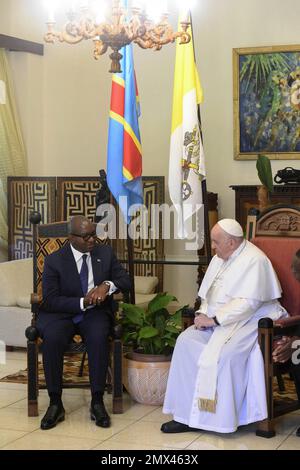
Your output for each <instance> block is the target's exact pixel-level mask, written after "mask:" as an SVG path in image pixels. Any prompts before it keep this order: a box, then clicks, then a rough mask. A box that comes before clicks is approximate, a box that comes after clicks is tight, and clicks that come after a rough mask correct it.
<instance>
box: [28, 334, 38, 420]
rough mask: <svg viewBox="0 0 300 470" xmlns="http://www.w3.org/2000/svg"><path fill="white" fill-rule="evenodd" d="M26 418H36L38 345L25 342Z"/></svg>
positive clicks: (34, 342)
mask: <svg viewBox="0 0 300 470" xmlns="http://www.w3.org/2000/svg"><path fill="white" fill-rule="evenodd" d="M27 390H28V416H38V415H39V411H38V345H37V342H36V341H28V342H27Z"/></svg>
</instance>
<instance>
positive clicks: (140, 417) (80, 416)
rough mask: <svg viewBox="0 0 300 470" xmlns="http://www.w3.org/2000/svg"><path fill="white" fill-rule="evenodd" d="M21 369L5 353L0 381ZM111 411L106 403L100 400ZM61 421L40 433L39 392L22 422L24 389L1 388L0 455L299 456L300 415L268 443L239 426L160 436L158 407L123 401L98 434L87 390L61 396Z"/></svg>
mask: <svg viewBox="0 0 300 470" xmlns="http://www.w3.org/2000/svg"><path fill="white" fill-rule="evenodd" d="M25 367H26V357H25V353H23V352H19V351H18V352H11V353H7V361H6V364H5V365H0V377H3V376H5V375H7V374H9V373H12V372H16V371H17V370H19V369H22V368H25ZM105 401H106V405H107V409H108V410H109V411H111V399H110V397H109V396H106V397H105ZM63 402H64V406H65V409H66V413H67V415H66V420H65V421H64V422H63V423H60V424H59V425H58V426H57V427H55V428H54V429H51V430H49V431H41V430H40V419H41V417H42V415H43V413H44V411H45V409H46V408H47V406H48V397H47V393H46V392H45V391H41V393H40V399H39V409H40V416H39V417H38V418H28V417H27V403H26V386H25V385H18V384H9V383H2V382H1V383H0V449H1V450H4V449H10V450H11V449H22V450H23V449H49V450H50V449H101V450H124V449H127V450H137V449H141V450H148V449H152V450H156V449H157V450H162V449H163V450H170V449H191V450H202V449H203V450H204V449H209V450H223V449H238V450H247V449H270V450H275V449H279V450H285V449H297V450H300V438H297V437H296V436H295V430H296V429H297V427H298V426H300V411H298V412H296V413H292V414H290V415H286V416H284V417H282V418H280V419H278V423H277V434H276V436H275V437H274V438H272V439H262V438H259V437H256V436H255V432H254V431H255V425H249V426H244V427H242V428H240V429H239V430H238V431H237V432H236V433H234V434H227V435H224V434H215V433H211V432H200V431H199V432H198V433H197V432H191V433H183V434H173V435H172V434H171V435H168V434H163V433H161V432H160V425H161V423H163V422H164V421H167V420H168V419H171V417H169V416H165V415H163V414H162V413H161V408H160V407H157V406H145V405H140V404H138V403H135V402H133V401H132V400H131V399H130V397H129V396H125V413H124V414H122V415H111V418H112V426H111V427H110V428H108V429H103V428H99V427H97V426H95V424H94V423H93V422H92V421H90V419H89V413H88V408H89V403H90V394H89V391H88V390H82V389H69V390H65V391H64V394H63Z"/></svg>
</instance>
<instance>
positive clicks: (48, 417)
mask: <svg viewBox="0 0 300 470" xmlns="http://www.w3.org/2000/svg"><path fill="white" fill-rule="evenodd" d="M64 419H65V410H64V407H63V406H62V404H59V405H50V406H49V407H48V410H47V411H46V414H45V416H44V417H43V419H42V421H41V429H51V428H54V427H55V426H56V425H57V423H60V422H61V421H64Z"/></svg>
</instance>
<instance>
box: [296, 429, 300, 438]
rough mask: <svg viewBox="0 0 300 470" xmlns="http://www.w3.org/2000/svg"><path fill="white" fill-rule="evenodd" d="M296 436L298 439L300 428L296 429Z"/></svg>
mask: <svg viewBox="0 0 300 470" xmlns="http://www.w3.org/2000/svg"><path fill="white" fill-rule="evenodd" d="M296 436H297V437H300V428H298V429H297V431H296Z"/></svg>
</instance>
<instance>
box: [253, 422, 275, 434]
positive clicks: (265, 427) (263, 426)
mask: <svg viewBox="0 0 300 470" xmlns="http://www.w3.org/2000/svg"><path fill="white" fill-rule="evenodd" d="M256 435H257V436H259V437H266V438H268V439H269V438H270V437H274V436H275V435H276V432H275V422H274V419H264V420H263V421H259V423H258V426H257V429H256Z"/></svg>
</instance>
